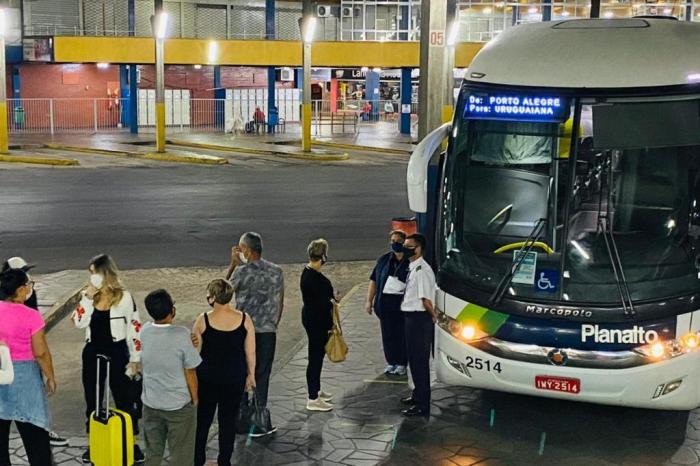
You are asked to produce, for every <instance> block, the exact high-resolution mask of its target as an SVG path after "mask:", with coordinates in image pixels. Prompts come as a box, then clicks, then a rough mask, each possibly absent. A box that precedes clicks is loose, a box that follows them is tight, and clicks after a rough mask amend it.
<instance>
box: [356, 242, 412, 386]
mask: <svg viewBox="0 0 700 466" xmlns="http://www.w3.org/2000/svg"><path fill="white" fill-rule="evenodd" d="M405 240H406V233H404V232H403V231H401V230H394V231H392V232H391V234H390V240H389V248H390V251H389V252H387V253H386V254H383V255H382V256H381V257H380V258H379V259H377V264H376V265H375V266H374V270H372V275H371V276H370V279H369V289H368V291H367V301H366V302H365V309H366V310H367V313H368V314H372V313H373V312H374V313H375V314H376V315H377V317H379V322H380V327H381V330H382V346H383V347H384V357H385V358H386V363H387V366H386V368H385V369H384V373H385V374H387V375H398V376H404V375H406V365H407V362H408V360H407V357H406V337H405V328H406V324H405V323H404V316H403V312H401V301H402V300H403V295H404V292H405V291H406V278H407V276H408V259H405V258H404V257H403V243H404V241H405Z"/></svg>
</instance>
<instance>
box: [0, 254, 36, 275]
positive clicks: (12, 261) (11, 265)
mask: <svg viewBox="0 0 700 466" xmlns="http://www.w3.org/2000/svg"><path fill="white" fill-rule="evenodd" d="M5 264H6V265H7V267H3V269H5V268H8V269H19V270H23V271H25V272H26V271H27V270H29V269H31V268H32V267H34V266H33V265H29V264H27V261H25V260H24V259H22V258H21V257H10V258H9V259H7V261H5Z"/></svg>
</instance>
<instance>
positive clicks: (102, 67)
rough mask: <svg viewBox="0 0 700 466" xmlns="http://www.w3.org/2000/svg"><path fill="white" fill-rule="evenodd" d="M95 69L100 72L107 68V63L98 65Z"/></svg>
mask: <svg viewBox="0 0 700 466" xmlns="http://www.w3.org/2000/svg"><path fill="white" fill-rule="evenodd" d="M97 67H98V68H99V69H101V70H104V69H107V68H109V63H98V64H97Z"/></svg>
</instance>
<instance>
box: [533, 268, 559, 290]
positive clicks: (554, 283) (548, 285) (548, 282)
mask: <svg viewBox="0 0 700 466" xmlns="http://www.w3.org/2000/svg"><path fill="white" fill-rule="evenodd" d="M558 287H559V272H558V271H557V270H552V269H539V270H537V274H536V280H535V288H536V289H537V291H545V292H549V293H553V292H555V291H557V288H558Z"/></svg>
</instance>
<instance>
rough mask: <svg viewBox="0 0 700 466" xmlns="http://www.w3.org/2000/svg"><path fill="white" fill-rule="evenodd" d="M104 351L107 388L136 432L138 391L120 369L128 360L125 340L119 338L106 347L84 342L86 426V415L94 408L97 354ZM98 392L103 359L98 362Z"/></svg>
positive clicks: (102, 389)
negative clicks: (108, 361)
mask: <svg viewBox="0 0 700 466" xmlns="http://www.w3.org/2000/svg"><path fill="white" fill-rule="evenodd" d="M98 354H104V355H106V356H109V358H110V360H111V364H110V370H109V388H110V390H111V391H112V398H114V404H115V405H116V408H117V409H119V410H122V411H125V412H127V413H129V415H130V416H131V422H132V424H133V426H134V435H137V434H138V433H139V427H138V412H137V409H136V405H137V403H138V400H139V399H140V398H141V394H140V393H138V394H137V393H134V391H135V390H134V387H135V384H136V382H134V381H133V380H131V379H130V378H129V377H128V376H127V375H126V374H125V373H124V372H125V371H126V365H127V364H129V348H128V347H127V346H126V342H124V341H120V342H117V343H114V344H112V346H111V347H110V348H107V349H106V350H105V349H98V348H95V346H94V345H93V344H92V343H88V344H87V345H85V348H84V349H83V390H84V392H85V417H86V424H85V425H86V427H85V428H86V430H87V431H88V432H89V429H90V415H91V414H92V412H93V411H95V405H96V403H97V402H96V400H95V384H96V383H97V355H98ZM100 364H101V366H100V371H101V373H100V379H101V380H100V393H104V382H105V369H104V362H101V363H100Z"/></svg>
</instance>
